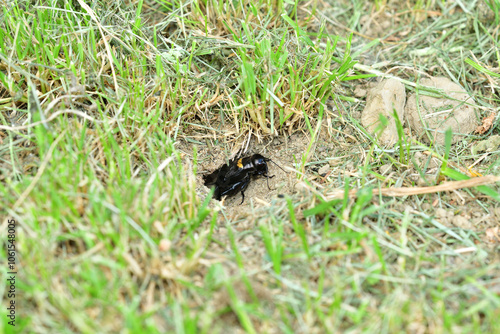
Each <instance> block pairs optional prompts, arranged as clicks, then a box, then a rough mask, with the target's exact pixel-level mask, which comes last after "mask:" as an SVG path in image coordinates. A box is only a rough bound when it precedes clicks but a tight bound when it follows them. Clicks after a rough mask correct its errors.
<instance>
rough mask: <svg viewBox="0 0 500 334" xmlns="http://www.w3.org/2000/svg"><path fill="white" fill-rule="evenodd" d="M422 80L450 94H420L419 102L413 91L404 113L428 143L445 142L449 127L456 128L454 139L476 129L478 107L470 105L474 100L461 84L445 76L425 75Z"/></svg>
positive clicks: (453, 130) (458, 138) (453, 129)
mask: <svg viewBox="0 0 500 334" xmlns="http://www.w3.org/2000/svg"><path fill="white" fill-rule="evenodd" d="M420 83H421V84H422V85H424V86H431V87H436V88H439V89H442V90H443V91H444V93H445V94H446V95H447V96H448V97H449V98H441V97H432V96H427V95H422V94H419V97H418V106H417V96H416V93H413V94H411V95H410V97H409V98H408V101H407V103H406V107H405V114H406V116H407V117H408V123H409V125H410V126H411V128H412V129H413V130H414V131H415V132H416V135H417V136H418V137H421V138H422V139H423V140H424V141H425V142H427V143H430V142H431V141H435V142H436V143H438V144H441V145H442V144H444V133H445V131H446V130H447V129H448V128H451V130H452V132H453V137H452V143H456V142H458V141H459V140H460V139H461V138H462V137H463V136H464V135H467V134H469V133H471V132H473V131H474V130H475V129H476V127H477V125H478V122H477V117H476V111H475V109H474V108H473V107H471V106H470V105H468V104H470V103H473V102H474V100H473V99H472V97H471V96H470V95H469V94H467V92H466V91H465V90H464V89H463V88H462V87H460V86H459V85H457V84H456V83H454V82H452V81H451V80H449V79H448V78H444V77H431V78H430V79H422V80H421V81H420Z"/></svg>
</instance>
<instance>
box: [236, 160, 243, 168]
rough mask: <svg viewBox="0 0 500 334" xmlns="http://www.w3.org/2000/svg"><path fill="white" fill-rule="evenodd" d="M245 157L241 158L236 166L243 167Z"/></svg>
mask: <svg viewBox="0 0 500 334" xmlns="http://www.w3.org/2000/svg"><path fill="white" fill-rule="evenodd" d="M242 161H243V159H240V160H238V162H237V163H236V166H238V168H243V162H242Z"/></svg>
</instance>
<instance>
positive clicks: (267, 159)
mask: <svg viewBox="0 0 500 334" xmlns="http://www.w3.org/2000/svg"><path fill="white" fill-rule="evenodd" d="M266 161H271V162H272V163H273V164H275V165H276V166H278V167H279V169H281V170H282V171H284V172H285V173H286V171H285V170H284V169H283V168H281V166H280V165H278V164H277V163H276V162H274V161H272V160H271V159H269V158H266Z"/></svg>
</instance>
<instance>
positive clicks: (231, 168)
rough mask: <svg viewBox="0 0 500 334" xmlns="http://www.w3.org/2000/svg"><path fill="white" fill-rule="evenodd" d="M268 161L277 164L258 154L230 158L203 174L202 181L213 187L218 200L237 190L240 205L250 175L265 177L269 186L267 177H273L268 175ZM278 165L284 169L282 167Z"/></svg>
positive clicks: (243, 198)
mask: <svg viewBox="0 0 500 334" xmlns="http://www.w3.org/2000/svg"><path fill="white" fill-rule="evenodd" d="M268 161H271V162H272V163H273V164H275V165H276V166H278V164H276V163H275V162H274V161H272V160H271V159H269V158H265V157H263V156H262V155H260V154H254V155H252V156H250V157H246V158H236V159H233V160H231V161H230V162H229V164H224V165H222V166H221V167H220V168H218V169H216V170H215V171H214V172H212V173H210V174H207V175H204V176H203V181H204V182H205V185H206V186H207V187H210V186H213V187H214V188H215V191H214V198H215V199H216V200H219V201H220V200H221V198H222V197H223V196H234V195H236V194H237V193H238V192H241V197H242V199H241V203H240V205H241V204H243V201H244V200H245V189H246V188H247V187H248V184H249V183H250V180H251V179H252V177H254V176H258V175H262V176H264V177H266V178H267V187H268V188H269V179H270V178H272V177H274V175H272V176H269V175H268V174H269V170H268V167H267V162H268ZM278 167H279V168H280V169H281V170H282V171H284V170H283V168H281V167H280V166H278ZM269 190H271V188H269Z"/></svg>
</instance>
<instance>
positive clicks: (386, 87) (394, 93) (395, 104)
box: [361, 79, 406, 145]
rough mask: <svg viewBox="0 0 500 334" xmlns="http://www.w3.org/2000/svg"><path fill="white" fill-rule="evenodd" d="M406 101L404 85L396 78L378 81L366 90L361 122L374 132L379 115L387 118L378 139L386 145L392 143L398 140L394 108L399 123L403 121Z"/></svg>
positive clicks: (378, 124)
mask: <svg viewBox="0 0 500 334" xmlns="http://www.w3.org/2000/svg"><path fill="white" fill-rule="evenodd" d="M405 102H406V92H405V86H404V85H403V84H402V83H401V82H399V81H398V80H396V79H388V80H382V81H380V82H379V83H378V84H377V85H376V86H375V87H374V88H372V89H371V90H370V91H369V92H368V96H367V98H366V107H365V109H364V110H363V113H362V114H361V124H362V125H363V126H364V127H365V128H367V129H368V131H370V132H371V133H374V132H375V131H376V129H377V128H378V127H379V126H380V121H379V115H380V114H382V115H383V116H385V117H386V118H387V119H388V120H389V125H388V126H387V127H386V128H385V129H384V130H383V131H382V133H381V134H380V136H379V140H380V141H381V142H382V143H383V144H386V145H392V144H394V143H396V142H397V140H398V132H397V128H396V122H395V121H394V116H393V114H394V110H396V112H397V114H398V117H399V119H400V120H401V123H404V106H405Z"/></svg>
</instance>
